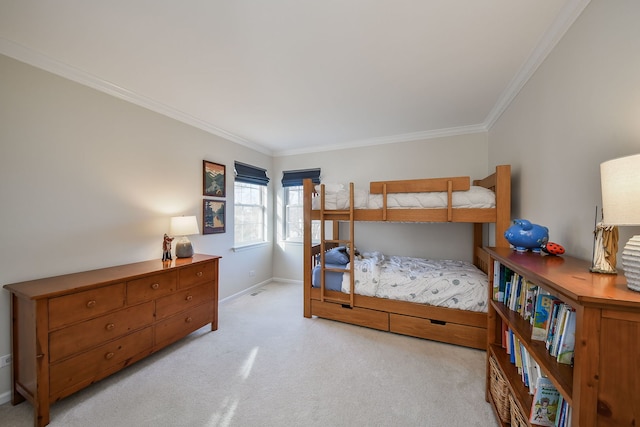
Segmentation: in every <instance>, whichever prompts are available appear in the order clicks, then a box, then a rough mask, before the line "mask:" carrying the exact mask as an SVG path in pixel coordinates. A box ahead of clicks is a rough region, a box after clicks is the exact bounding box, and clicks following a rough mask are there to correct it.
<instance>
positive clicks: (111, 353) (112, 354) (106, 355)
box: [104, 351, 115, 360]
mask: <svg viewBox="0 0 640 427" xmlns="http://www.w3.org/2000/svg"><path fill="white" fill-rule="evenodd" d="M113 356H115V354H114V353H113V352H112V351H110V352H109V353H107V354H105V355H104V358H105V359H107V360H109V359H111V358H113Z"/></svg>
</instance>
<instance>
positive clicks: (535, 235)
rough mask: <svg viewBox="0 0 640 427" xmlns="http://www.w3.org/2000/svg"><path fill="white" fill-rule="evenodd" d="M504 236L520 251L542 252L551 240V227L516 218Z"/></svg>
mask: <svg viewBox="0 0 640 427" xmlns="http://www.w3.org/2000/svg"><path fill="white" fill-rule="evenodd" d="M504 237H505V238H506V239H507V241H508V242H509V243H510V244H511V246H513V247H514V249H515V250H516V251H518V252H526V251H527V250H530V251H532V252H536V253H540V251H541V250H542V248H543V247H544V246H545V245H546V244H547V242H548V241H549V229H548V228H547V227H544V226H542V225H538V224H533V223H531V221H528V220H526V219H514V220H513V225H512V226H511V227H509V228H508V229H507V231H505V232H504Z"/></svg>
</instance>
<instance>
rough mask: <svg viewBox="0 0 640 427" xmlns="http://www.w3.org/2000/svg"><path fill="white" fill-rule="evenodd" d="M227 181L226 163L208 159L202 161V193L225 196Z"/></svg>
mask: <svg viewBox="0 0 640 427" xmlns="http://www.w3.org/2000/svg"><path fill="white" fill-rule="evenodd" d="M226 181H227V174H226V167H225V165H221V164H220V163H214V162H210V161H207V160H203V161H202V194H204V195H205V196H212V197H225V196H226V188H227V185H226V184H227V182H226Z"/></svg>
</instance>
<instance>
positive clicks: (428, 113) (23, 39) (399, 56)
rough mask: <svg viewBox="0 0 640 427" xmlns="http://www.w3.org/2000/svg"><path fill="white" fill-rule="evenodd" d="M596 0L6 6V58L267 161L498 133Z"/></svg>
mask: <svg viewBox="0 0 640 427" xmlns="http://www.w3.org/2000/svg"><path fill="white" fill-rule="evenodd" d="M588 2H589V0H542V1H541V0H315V1H311V0H268V1H267V0H263V1H260V0H253V1H252V0H182V1H176V0H110V1H102V0H101V1H98V0H56V1H42V0H0V53H3V54H5V55H8V56H11V57H14V58H16V59H19V60H22V61H24V62H27V63H30V64H32V65H36V66H38V67H41V68H43V69H47V70H49V71H52V72H54V73H57V74H60V75H63V76H65V77H68V78H71V79H73V80H75V81H78V82H80V83H83V84H87V85H89V86H92V87H95V88H97V89H100V90H103V91H105V92H107V93H110V94H113V95H115V96H118V97H121V98H124V99H127V100H129V101H131V102H134V103H136V104H139V105H142V106H145V107H147V108H150V109H152V110H154V111H158V112H160V113H163V114H166V115H168V116H170V117H174V118H176V119H179V120H182V121H184V122H186V123H189V124H192V125H195V126H197V127H199V128H202V129H205V130H207V131H209V132H211V133H214V134H217V135H220V136H224V137H225V138H228V139H231V140H233V141H235V142H239V143H241V144H244V145H247V146H250V147H252V148H256V149H258V150H260V151H262V152H264V153H267V154H273V155H286V154H295V153H302V152H310V151H317V150H324V149H334V148H337V147H347V146H359V145H366V144H376V143H387V142H398V141H407V140H418V139H426V138H430V137H434V136H442V135H452V134H461V133H468V132H477V131H483V130H487V129H488V128H490V126H491V125H492V124H493V122H494V121H495V120H496V119H497V118H498V117H499V115H500V114H501V113H502V111H503V110H504V108H506V106H507V105H508V103H509V102H510V101H511V99H512V98H513V97H514V96H515V95H516V94H517V92H518V90H519V89H520V88H521V87H522V85H523V84H524V83H525V82H526V80H527V79H528V78H529V77H530V76H531V74H532V73H533V72H534V71H535V69H536V67H537V66H538V65H539V64H540V62H541V61H542V60H543V59H544V57H545V56H546V55H547V53H548V52H549V50H550V49H551V48H552V47H553V46H554V45H555V43H556V42H557V41H558V39H559V38H560V37H561V36H562V35H563V34H564V32H565V31H566V30H567V29H568V27H569V26H570V25H571V24H572V23H573V21H574V20H575V19H576V18H577V16H578V15H579V14H580V12H581V11H582V10H583V9H584V8H585V7H586V5H587V4H588Z"/></svg>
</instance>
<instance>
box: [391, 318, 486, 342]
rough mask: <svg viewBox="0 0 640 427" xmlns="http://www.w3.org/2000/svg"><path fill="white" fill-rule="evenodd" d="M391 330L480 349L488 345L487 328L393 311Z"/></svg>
mask: <svg viewBox="0 0 640 427" xmlns="http://www.w3.org/2000/svg"><path fill="white" fill-rule="evenodd" d="M389 330H390V331H391V332H395V333H397V334H402V335H410V336H412V337H420V338H426V339H430V340H436V341H444V342H448V343H451V344H458V345H463V346H467V347H473V348H478V349H485V348H486V346H487V330H486V328H481V327H476V326H468V325H462V324H458V323H452V322H440V321H432V320H430V319H423V318H420V317H413V316H403V315H400V314H394V313H391V314H390V315H389Z"/></svg>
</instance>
